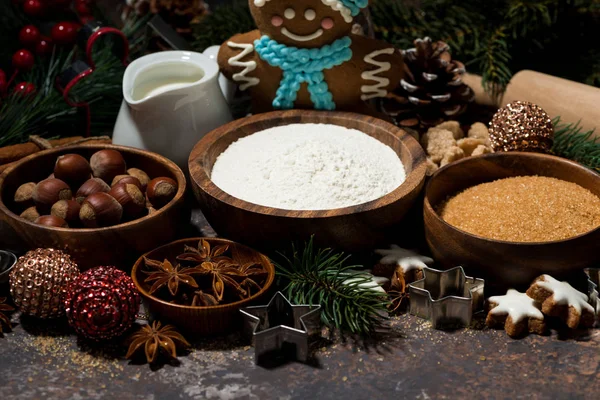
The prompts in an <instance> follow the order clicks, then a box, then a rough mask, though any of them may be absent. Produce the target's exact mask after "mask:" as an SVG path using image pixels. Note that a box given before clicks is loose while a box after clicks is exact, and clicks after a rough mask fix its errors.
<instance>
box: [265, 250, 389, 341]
mask: <svg viewBox="0 0 600 400" xmlns="http://www.w3.org/2000/svg"><path fill="white" fill-rule="evenodd" d="M280 255H281V257H282V260H281V262H277V261H276V262H275V267H276V271H277V275H278V276H279V279H280V282H279V283H280V285H281V286H282V287H283V289H282V292H283V293H284V294H285V295H286V296H287V298H288V299H289V300H290V301H291V302H292V303H295V304H314V305H316V304H320V305H321V321H322V322H323V324H325V325H327V326H330V327H333V328H337V329H339V330H341V331H343V332H350V333H353V334H360V335H364V336H367V335H370V334H373V333H374V332H375V330H376V329H377V328H378V327H380V326H381V324H382V322H383V321H384V320H385V315H386V314H387V306H388V304H389V302H388V301H386V299H385V297H382V296H381V293H379V292H377V291H375V290H372V289H368V288H363V287H360V285H361V284H363V283H366V282H368V281H370V280H371V277H370V275H368V274H360V273H359V274H357V273H352V274H351V273H350V272H349V270H351V269H353V268H356V266H352V265H347V264H346V263H347V261H348V258H349V256H344V253H335V252H334V251H333V250H331V249H315V245H314V243H313V238H311V239H310V240H309V241H308V242H307V243H305V244H304V249H303V250H302V251H301V252H298V251H297V250H296V246H295V245H292V255H291V257H287V256H285V255H283V254H280ZM350 277H352V279H353V280H352V281H351V282H345V281H347V280H348V279H349V278H350Z"/></svg>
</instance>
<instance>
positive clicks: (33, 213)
mask: <svg viewBox="0 0 600 400" xmlns="http://www.w3.org/2000/svg"><path fill="white" fill-rule="evenodd" d="M39 216H40V213H39V212H38V210H37V208H35V207H29V208H28V209H27V210H25V211H23V212H22V213H21V215H20V217H21V218H23V219H26V220H27V221H30V222H35V220H36V219H38V217H39Z"/></svg>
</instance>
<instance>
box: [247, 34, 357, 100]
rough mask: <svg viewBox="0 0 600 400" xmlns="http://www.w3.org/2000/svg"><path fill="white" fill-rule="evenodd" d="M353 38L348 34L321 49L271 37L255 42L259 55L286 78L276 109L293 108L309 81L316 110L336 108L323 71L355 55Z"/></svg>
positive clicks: (279, 89)
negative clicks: (285, 43) (302, 88)
mask: <svg viewBox="0 0 600 400" xmlns="http://www.w3.org/2000/svg"><path fill="white" fill-rule="evenodd" d="M351 44H352V40H351V39H350V37H348V36H346V37H343V38H341V39H338V40H336V41H335V42H333V43H331V44H327V45H325V46H323V47H321V48H319V49H298V48H296V47H288V46H286V45H284V44H279V43H277V42H276V41H275V40H272V39H270V38H269V37H268V36H266V35H265V36H263V37H261V38H260V39H257V40H255V41H254V48H255V49H256V52H257V53H258V56H259V57H260V58H261V59H262V60H264V61H266V62H268V63H269V64H270V65H271V66H273V67H279V68H281V69H282V70H283V77H282V78H281V82H279V88H278V89H277V93H276V95H275V99H274V100H273V108H275V109H290V108H294V102H295V101H296V97H297V95H298V90H300V85H301V84H302V83H303V82H306V83H307V84H308V87H307V89H308V92H309V93H310V100H311V101H312V102H313V105H314V107H315V109H316V110H335V103H334V102H333V95H332V94H331V92H330V91H329V87H328V86H327V82H325V76H324V74H323V70H326V69H330V68H333V67H335V66H338V65H341V64H343V63H344V62H346V61H348V60H350V59H351V58H352V50H350V45H351Z"/></svg>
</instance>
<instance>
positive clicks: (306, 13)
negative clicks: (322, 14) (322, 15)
mask: <svg viewBox="0 0 600 400" xmlns="http://www.w3.org/2000/svg"><path fill="white" fill-rule="evenodd" d="M316 16H317V13H316V12H315V10H313V9H312V8H307V9H306V11H304V18H306V19H307V20H309V21H312V20H313V19H315V18H316Z"/></svg>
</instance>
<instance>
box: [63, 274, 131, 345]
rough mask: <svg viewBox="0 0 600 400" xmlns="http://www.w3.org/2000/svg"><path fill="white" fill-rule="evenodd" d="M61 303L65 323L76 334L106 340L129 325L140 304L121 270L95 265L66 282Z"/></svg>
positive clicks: (129, 280) (129, 279)
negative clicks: (68, 283) (63, 308)
mask: <svg viewBox="0 0 600 400" xmlns="http://www.w3.org/2000/svg"><path fill="white" fill-rule="evenodd" d="M64 303H65V310H66V312H67V318H68V320H69V324H70V325H71V326H72V327H73V328H74V329H75V331H76V332H77V334H79V335H81V336H84V337H86V338H88V339H93V340H107V339H112V338H114V337H117V336H120V335H122V334H123V333H125V331H127V330H128V329H129V328H130V327H131V325H132V324H133V322H134V321H135V316H136V314H137V313H138V310H139V308H140V295H139V293H138V292H137V290H136V288H135V285H134V284H133V281H132V280H131V278H130V277H129V275H127V274H126V273H125V272H123V271H120V270H118V269H116V268H115V267H96V268H92V269H90V270H89V271H87V272H85V273H83V274H81V275H80V276H79V277H78V278H77V279H76V280H74V281H73V283H72V284H71V285H69V288H68V289H67V294H66V295H65V297H64Z"/></svg>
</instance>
